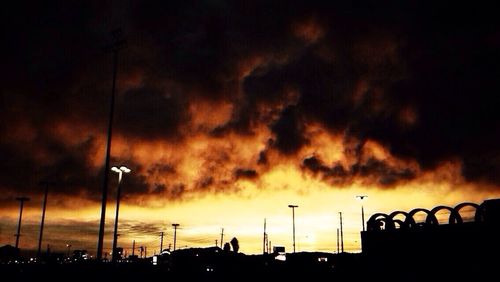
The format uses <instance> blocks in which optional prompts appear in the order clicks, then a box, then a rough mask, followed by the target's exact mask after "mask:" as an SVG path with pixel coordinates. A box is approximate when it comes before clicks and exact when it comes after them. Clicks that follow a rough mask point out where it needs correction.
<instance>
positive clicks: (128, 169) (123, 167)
mask: <svg viewBox="0 0 500 282" xmlns="http://www.w3.org/2000/svg"><path fill="white" fill-rule="evenodd" d="M120 170H121V171H123V172H125V173H129V172H130V171H131V170H130V168H128V167H126V166H123V165H122V166H121V167H120Z"/></svg>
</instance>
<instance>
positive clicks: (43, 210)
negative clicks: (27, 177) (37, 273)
mask: <svg viewBox="0 0 500 282" xmlns="http://www.w3.org/2000/svg"><path fill="white" fill-rule="evenodd" d="M39 184H40V185H45V194H44V196H43V207H42V221H41V223H40V236H39V237H38V251H37V255H36V256H37V257H38V258H40V257H41V254H42V237H43V226H44V224H45V210H46V209H47V196H48V194H49V185H54V182H48V181H42V182H40V183H39Z"/></svg>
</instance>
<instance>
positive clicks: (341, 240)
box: [339, 212, 344, 253]
mask: <svg viewBox="0 0 500 282" xmlns="http://www.w3.org/2000/svg"><path fill="white" fill-rule="evenodd" d="M339 214H340V247H341V250H342V253H343V252H344V231H343V230H342V212H339Z"/></svg>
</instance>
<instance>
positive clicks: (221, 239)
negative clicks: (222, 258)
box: [220, 228, 224, 249]
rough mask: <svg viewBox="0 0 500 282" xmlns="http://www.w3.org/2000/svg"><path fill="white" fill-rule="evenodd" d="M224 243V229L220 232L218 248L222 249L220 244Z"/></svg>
mask: <svg viewBox="0 0 500 282" xmlns="http://www.w3.org/2000/svg"><path fill="white" fill-rule="evenodd" d="M223 243H224V228H222V231H221V232H220V248H221V249H222V244H223Z"/></svg>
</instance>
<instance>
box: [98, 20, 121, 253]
mask: <svg viewBox="0 0 500 282" xmlns="http://www.w3.org/2000/svg"><path fill="white" fill-rule="evenodd" d="M111 36H112V42H111V44H109V45H108V46H106V51H107V52H112V53H113V86H112V88H111V102H110V106H109V107H110V108H109V120H108V138H107V142H106V159H105V161H104V179H103V185H102V202H101V221H100V224H99V238H98V241H97V260H101V259H102V249H103V241H104V226H105V223H106V203H107V201H108V178H109V170H110V168H109V159H110V153H111V136H112V133H113V115H114V109H115V90H116V73H117V69H118V51H120V50H121V49H123V48H124V47H125V46H126V44H127V41H126V40H125V39H122V31H121V29H116V30H113V31H112V32H111Z"/></svg>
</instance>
